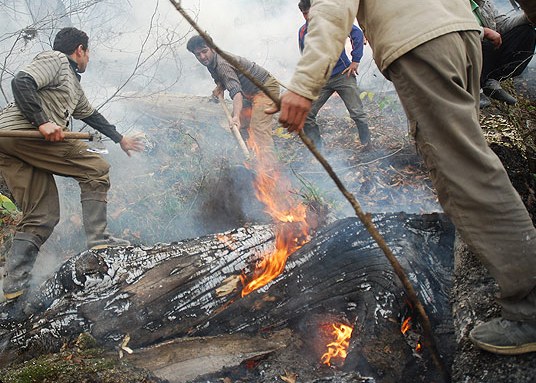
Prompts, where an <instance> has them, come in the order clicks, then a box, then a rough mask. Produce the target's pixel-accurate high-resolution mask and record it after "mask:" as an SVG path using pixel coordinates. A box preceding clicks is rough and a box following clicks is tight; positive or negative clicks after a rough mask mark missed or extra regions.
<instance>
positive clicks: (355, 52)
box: [298, 23, 364, 77]
mask: <svg viewBox="0 0 536 383" xmlns="http://www.w3.org/2000/svg"><path fill="white" fill-rule="evenodd" d="M306 34H307V23H305V24H303V25H302V26H301V28H300V30H299V31H298V44H299V46H300V52H303V47H304V41H305V35H306ZM348 37H350V41H351V43H352V53H351V54H352V62H357V63H358V62H360V61H361V58H362V57H363V44H364V37H363V32H362V31H361V29H359V28H358V27H357V26H355V25H353V26H352V30H351V32H350V35H349V36H348ZM350 63H351V61H350V59H349V58H348V55H347V54H346V50H345V49H343V50H342V53H341V55H340V56H339V59H338V60H337V63H336V64H335V66H334V67H333V71H332V72H331V77H333V76H335V75H338V74H339V73H341V72H342V71H343V70H345V69H346V68H348V67H349V66H350Z"/></svg>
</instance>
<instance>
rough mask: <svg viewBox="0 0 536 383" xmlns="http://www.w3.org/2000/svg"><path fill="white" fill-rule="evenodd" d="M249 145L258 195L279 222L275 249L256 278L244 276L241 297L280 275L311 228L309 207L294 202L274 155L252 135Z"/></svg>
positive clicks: (260, 264)
mask: <svg viewBox="0 0 536 383" xmlns="http://www.w3.org/2000/svg"><path fill="white" fill-rule="evenodd" d="M248 144H249V146H250V147H251V148H252V149H253V151H254V152H255V155H256V161H257V162H256V163H255V166H254V167H255V173H256V177H255V194H256V196H257V198H258V199H259V201H261V202H262V203H263V204H264V206H265V211H266V212H267V213H268V214H269V215H270V216H271V217H272V219H273V220H274V221H275V222H276V225H277V226H276V233H275V250H274V251H273V252H272V253H271V254H266V255H265V256H264V257H263V259H262V260H261V261H260V262H259V263H258V264H257V265H256V266H255V271H254V272H253V277H252V278H251V280H250V281H247V278H246V277H245V276H242V284H243V285H244V288H243V289H242V296H246V295H248V294H249V293H251V292H252V291H254V290H256V289H259V288H261V287H263V286H265V285H266V284H267V283H269V282H270V281H272V280H273V279H275V278H276V277H277V276H278V275H279V274H281V273H282V272H283V270H284V268H285V265H286V262H287V259H288V257H289V256H290V254H292V253H293V252H294V251H296V250H297V249H299V248H300V247H301V246H303V244H304V243H305V242H307V241H308V230H309V227H308V225H307V223H306V221H305V218H306V207H305V205H303V204H302V203H298V202H297V201H295V200H294V198H293V195H292V194H291V193H290V190H291V187H290V182H289V181H288V179H286V178H285V177H283V176H282V175H281V174H280V173H279V171H278V170H277V161H276V160H275V159H274V157H273V154H272V153H271V152H267V151H266V149H264V150H262V149H263V148H260V147H259V146H258V145H256V144H255V142H254V136H253V135H252V134H251V133H250V137H249V140H248Z"/></svg>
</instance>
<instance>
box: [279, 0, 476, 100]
mask: <svg viewBox="0 0 536 383" xmlns="http://www.w3.org/2000/svg"><path fill="white" fill-rule="evenodd" d="M356 15H357V20H358V21H359V25H360V26H361V27H362V29H363V32H364V33H365V36H366V37H367V39H368V41H369V43H370V46H371V48H372V51H373V54H374V61H376V64H377V65H378V67H379V69H380V70H381V71H382V72H383V71H385V69H386V68H387V67H388V66H389V65H390V64H391V63H392V62H393V61H395V60H396V59H397V58H399V57H401V56H402V55H404V54H405V53H407V52H409V51H410V50H412V49H413V48H415V47H417V46H419V45H421V44H423V43H425V42H427V41H429V40H432V39H434V38H436V37H439V36H442V35H445V34H447V33H450V32H455V31H466V30H476V31H480V30H481V28H480V26H479V25H478V23H477V22H476V20H475V17H474V16H473V14H472V12H471V7H470V5H469V2H468V1H467V0H313V1H312V5H311V9H310V11H309V28H308V32H307V39H306V41H305V48H304V50H303V56H302V57H301V59H300V61H299V62H298V65H297V68H296V71H295V73H294V76H293V77H292V79H291V81H290V84H289V86H288V89H289V90H291V91H293V92H295V93H297V94H299V95H301V96H304V97H306V98H309V99H315V98H316V97H317V96H318V93H319V91H320V89H321V88H322V85H323V84H324V83H325V82H326V81H327V80H328V79H329V76H330V73H331V70H332V69H333V66H334V64H335V62H336V60H337V59H338V57H339V55H340V53H341V51H342V49H343V45H344V42H345V40H346V36H348V33H349V31H350V29H351V27H352V23H353V22H354V20H355V17H356Z"/></svg>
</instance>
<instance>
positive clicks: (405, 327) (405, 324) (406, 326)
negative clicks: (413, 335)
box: [400, 317, 411, 334]
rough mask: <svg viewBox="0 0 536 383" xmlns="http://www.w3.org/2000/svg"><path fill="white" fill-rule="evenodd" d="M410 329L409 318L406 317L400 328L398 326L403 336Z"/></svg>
mask: <svg viewBox="0 0 536 383" xmlns="http://www.w3.org/2000/svg"><path fill="white" fill-rule="evenodd" d="M410 328H411V317H407V318H406V319H405V320H404V322H402V326H400V332H402V334H405V333H406V332H408V330H409V329H410Z"/></svg>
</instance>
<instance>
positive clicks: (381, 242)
mask: <svg viewBox="0 0 536 383" xmlns="http://www.w3.org/2000/svg"><path fill="white" fill-rule="evenodd" d="M170 2H171V3H172V4H173V6H174V7H175V9H177V11H179V13H180V14H181V15H182V16H183V17H184V18H185V19H186V21H188V23H189V24H190V25H191V26H192V27H193V28H194V29H195V30H196V31H197V32H198V33H199V35H200V36H201V37H203V39H204V40H205V42H206V43H207V45H208V46H209V47H210V48H212V49H214V51H215V52H216V53H218V54H219V55H220V56H221V57H222V58H223V59H225V60H226V61H227V62H229V63H230V64H231V65H232V66H233V67H235V68H236V69H237V70H238V71H240V72H241V73H242V74H243V75H244V76H246V77H247V79H248V80H250V81H251V82H252V83H253V84H255V86H257V87H258V88H259V89H260V90H262V91H263V92H264V93H265V94H266V95H267V96H268V97H270V99H271V100H272V101H273V102H274V103H275V104H276V105H277V107H278V108H281V100H280V99H279V97H278V95H274V94H272V93H271V92H270V91H269V90H268V89H267V88H266V87H265V86H264V85H263V84H261V83H260V82H259V81H258V80H257V79H256V78H254V77H253V76H252V75H251V74H250V73H249V72H248V71H247V70H246V69H245V68H243V67H242V65H240V63H239V62H238V61H237V60H235V59H234V58H233V57H232V56H230V55H229V54H227V53H226V52H224V51H222V50H221V49H220V48H219V47H218V46H217V45H216V44H214V42H213V41H212V38H211V37H210V36H208V35H207V34H206V33H205V31H203V30H202V29H201V28H200V27H199V26H198V25H197V23H196V22H195V21H194V20H193V19H192V18H191V17H190V16H189V15H188V13H186V11H185V10H184V9H183V8H182V7H181V4H180V1H176V0H170ZM298 135H299V137H300V138H301V140H302V141H303V143H304V144H305V146H307V148H308V149H309V150H310V151H311V153H313V155H314V156H315V158H316V159H317V160H318V162H320V164H321V165H322V166H323V167H324V169H325V170H326V172H327V173H328V174H329V176H330V177H331V179H332V180H333V182H335V185H337V188H338V189H339V190H340V191H341V193H342V194H343V195H344V196H345V197H346V199H347V200H348V202H350V204H351V205H352V207H353V208H354V211H355V213H356V215H357V216H358V217H359V219H360V220H361V222H362V223H363V225H364V226H365V228H366V229H367V231H368V232H369V233H370V235H371V236H372V238H373V239H374V240H375V241H376V243H377V244H378V247H379V248H380V249H382V251H383V253H384V254H385V256H386V257H387V259H388V261H389V263H390V264H391V266H392V267H393V269H394V271H395V274H396V275H397V276H398V278H399V279H400V281H401V282H402V285H403V286H404V290H405V291H406V294H407V298H408V300H409V302H410V304H411V305H412V306H413V308H415V309H416V310H417V312H418V314H419V316H420V318H421V324H422V327H423V333H424V339H422V343H423V345H424V346H425V347H426V348H427V349H428V350H429V351H430V356H431V357H432V360H433V362H434V364H435V365H436V367H437V368H438V370H439V372H440V373H441V375H442V376H443V379H444V380H445V382H450V380H451V378H450V373H449V372H448V371H447V368H446V367H445V365H444V363H443V360H442V359H441V356H440V355H439V351H438V349H437V345H436V342H435V338H434V334H433V330H432V325H431V323H430V318H429V317H428V314H427V313H426V310H425V309H424V306H423V305H422V303H421V301H420V300H419V297H418V296H417V293H416V292H415V289H414V288H413V285H412V284H411V282H410V280H409V278H408V276H407V275H406V273H405V271H404V268H403V267H402V265H401V264H400V262H398V260H397V259H396V257H395V255H394V254H393V252H392V251H391V249H390V248H389V246H388V245H387V242H386V241H385V239H384V238H383V236H382V235H381V234H380V232H379V231H378V229H377V228H376V226H375V225H374V223H373V222H372V219H371V218H370V216H369V215H367V214H365V213H364V212H363V210H362V209H361V206H360V204H359V202H358V201H357V199H356V198H355V197H354V195H353V194H352V193H350V192H349V191H348V189H346V187H345V186H344V184H343V183H342V181H341V180H340V178H339V176H338V175H337V174H336V173H335V171H334V170H333V168H332V167H331V165H330V164H329V162H328V161H327V160H326V158H325V157H324V156H323V155H322V154H321V153H320V152H319V151H318V150H317V149H316V147H315V145H314V144H313V142H312V141H311V140H310V139H309V138H308V137H307V136H306V135H305V133H304V132H303V130H301V131H299V132H298Z"/></svg>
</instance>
